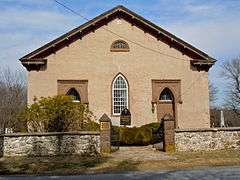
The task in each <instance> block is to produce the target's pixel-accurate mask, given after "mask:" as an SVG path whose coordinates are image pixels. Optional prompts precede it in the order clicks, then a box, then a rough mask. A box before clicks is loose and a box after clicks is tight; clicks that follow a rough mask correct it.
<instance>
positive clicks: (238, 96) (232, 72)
mask: <svg viewBox="0 0 240 180" xmlns="http://www.w3.org/2000/svg"><path fill="white" fill-rule="evenodd" d="M222 69H223V71H222V76H223V77H224V78H225V79H226V80H227V83H228V84H227V90H226V98H225V103H226V106H227V108H228V109H232V110H233V111H234V112H235V113H236V114H237V115H238V116H239V117H240V57H237V58H234V59H232V60H230V61H228V62H225V63H224V64H223V65H222Z"/></svg>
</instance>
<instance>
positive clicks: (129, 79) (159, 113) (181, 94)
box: [20, 6, 216, 128]
mask: <svg viewBox="0 0 240 180" xmlns="http://www.w3.org/2000/svg"><path fill="white" fill-rule="evenodd" d="M20 61H21V63H22V64H23V66H24V67H26V69H27V70H28V103H29V104H31V103H33V100H34V97H37V98H39V97H48V96H54V95H57V94H66V95H72V96H74V98H75V100H74V101H76V102H81V103H84V104H87V105H88V107H89V109H90V110H91V111H92V112H93V114H94V115H95V116H96V120H97V119H99V118H100V117H101V116H102V115H103V114H104V113H106V114H107V115H108V116H109V117H110V118H111V120H112V123H113V124H115V125H119V124H120V114H121V112H122V111H123V110H124V109H125V108H127V109H128V110H129V111H130V113H131V126H141V125H144V124H148V123H151V122H160V121H161V119H162V117H163V116H164V115H165V114H167V113H170V114H172V116H173V117H174V118H175V127H176V128H207V127H210V117H209V92H208V70H209V68H210V67H211V66H212V65H213V64H214V62H215V61H216V60H215V59H214V58H212V57H210V56H209V55H207V54H206V53H204V52H202V51H201V50H199V49H197V48H195V47H193V46H192V45H190V44H188V43H187V42H185V41H183V40H181V39H180V38H178V37H176V36H175V35H173V34H171V33H170V32H168V31H166V30H164V29H162V28H161V27H159V26H158V25H155V24H153V23H152V22H150V21H148V20H146V19H145V18H143V17H141V16H140V15H138V14H136V13H134V12H132V11H130V10H129V9H127V8H125V7H123V6H117V7H115V8H113V9H111V10H109V11H107V12H105V13H103V14H101V15H99V16H97V17H96V18H94V19H92V20H90V21H88V22H86V23H84V24H82V25H81V26H79V27H77V28H75V29H73V30H71V31H70V32H67V33H66V34H64V35H62V36H60V37H59V38H57V39H55V40H53V41H51V42H49V43H47V44H46V45H44V46H42V47H40V48H38V49H36V50H34V51H33V52H31V53H29V54H27V55H25V56H24V57H22V58H21V59H20Z"/></svg>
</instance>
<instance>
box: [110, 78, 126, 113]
mask: <svg viewBox="0 0 240 180" xmlns="http://www.w3.org/2000/svg"><path fill="white" fill-rule="evenodd" d="M118 77H121V78H122V79H123V81H124V82H125V85H126V88H118V90H125V91H126V107H123V109H124V108H127V109H129V85H128V81H127V79H126V78H125V77H124V76H123V75H122V74H118V75H117V76H115V78H114V79H113V81H112V87H111V95H112V98H111V99H112V107H111V109H112V116H120V115H121V112H119V113H115V109H114V107H115V104H114V102H115V100H114V98H115V96H114V90H116V88H115V87H114V85H115V83H116V81H117V79H118ZM120 98H121V97H120ZM120 102H124V101H120ZM118 107H120V111H121V104H120V105H118ZM123 109H122V110H123Z"/></svg>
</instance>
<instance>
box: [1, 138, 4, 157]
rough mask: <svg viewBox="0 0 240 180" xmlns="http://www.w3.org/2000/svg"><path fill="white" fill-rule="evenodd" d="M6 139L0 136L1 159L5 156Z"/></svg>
mask: <svg viewBox="0 0 240 180" xmlns="http://www.w3.org/2000/svg"><path fill="white" fill-rule="evenodd" d="M3 142H4V137H3V136H1V135H0V157H2V156H3V149H4V143H3Z"/></svg>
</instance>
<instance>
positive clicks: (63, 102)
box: [18, 95, 97, 132]
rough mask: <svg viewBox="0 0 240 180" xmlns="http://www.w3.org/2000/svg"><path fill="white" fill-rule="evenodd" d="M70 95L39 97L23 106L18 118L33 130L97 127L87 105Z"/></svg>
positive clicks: (71, 129)
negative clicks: (75, 100) (77, 101)
mask: <svg viewBox="0 0 240 180" xmlns="http://www.w3.org/2000/svg"><path fill="white" fill-rule="evenodd" d="M72 100H73V99H72V97H70V96H60V95H59V96H54V97H47V98H41V99H40V100H38V101H35V102H34V103H33V104H32V105H31V106H28V107H26V108H25V110H24V111H22V112H21V113H20V114H19V115H18V118H19V119H20V120H22V121H25V122H26V123H27V124H28V127H29V130H30V131H33V132H56V131H57V132H64V131H79V130H85V129H84V128H86V129H87V130H90V129H91V128H93V129H97V125H96V124H95V123H93V122H92V121H91V120H92V118H93V115H92V113H91V112H90V111H89V110H88V107H87V106H86V105H84V104H81V103H76V102H73V101H72Z"/></svg>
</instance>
